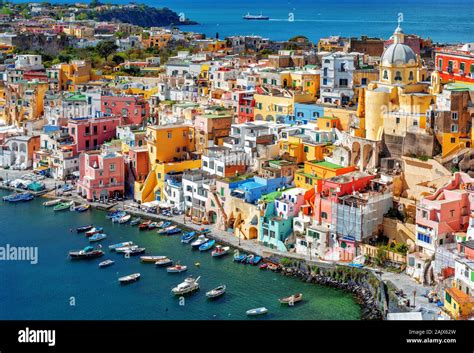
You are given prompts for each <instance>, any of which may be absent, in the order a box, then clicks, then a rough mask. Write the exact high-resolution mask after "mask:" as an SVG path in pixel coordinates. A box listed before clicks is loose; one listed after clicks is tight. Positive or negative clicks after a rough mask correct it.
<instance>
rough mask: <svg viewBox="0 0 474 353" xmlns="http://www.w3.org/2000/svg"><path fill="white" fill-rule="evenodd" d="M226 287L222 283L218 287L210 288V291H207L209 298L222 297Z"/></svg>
mask: <svg viewBox="0 0 474 353" xmlns="http://www.w3.org/2000/svg"><path fill="white" fill-rule="evenodd" d="M225 289H226V287H225V285H220V286H219V287H216V288H214V289H212V290H210V291H209V292H206V297H208V298H209V299H214V298H217V297H220V296H221V295H224V293H225Z"/></svg>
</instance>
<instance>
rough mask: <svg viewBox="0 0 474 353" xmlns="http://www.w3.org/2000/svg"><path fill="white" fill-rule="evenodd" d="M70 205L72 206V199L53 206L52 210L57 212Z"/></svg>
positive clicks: (66, 208)
mask: <svg viewBox="0 0 474 353" xmlns="http://www.w3.org/2000/svg"><path fill="white" fill-rule="evenodd" d="M72 206H74V201H69V202H61V203H59V204H57V205H56V206H54V208H53V211H54V212H59V211H64V210H68V209H70V208H71V207H72Z"/></svg>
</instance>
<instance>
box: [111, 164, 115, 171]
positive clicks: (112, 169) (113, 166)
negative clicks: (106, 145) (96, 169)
mask: <svg viewBox="0 0 474 353" xmlns="http://www.w3.org/2000/svg"><path fill="white" fill-rule="evenodd" d="M110 171H111V172H113V171H115V163H110Z"/></svg>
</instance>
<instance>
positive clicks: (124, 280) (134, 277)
mask: <svg viewBox="0 0 474 353" xmlns="http://www.w3.org/2000/svg"><path fill="white" fill-rule="evenodd" d="M140 276H141V275H140V274H139V273H132V274H131V275H128V276H123V277H120V278H119V279H118V280H119V282H120V284H128V283H132V282H136V281H138V280H139V279H140Z"/></svg>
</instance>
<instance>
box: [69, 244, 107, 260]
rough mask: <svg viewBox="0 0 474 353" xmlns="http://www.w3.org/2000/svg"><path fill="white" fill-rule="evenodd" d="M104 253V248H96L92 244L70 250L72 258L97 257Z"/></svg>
mask: <svg viewBox="0 0 474 353" xmlns="http://www.w3.org/2000/svg"><path fill="white" fill-rule="evenodd" d="M102 255H104V252H103V251H102V250H95V249H94V248H93V247H92V246H86V247H85V248H84V249H82V250H79V251H70V252H69V256H70V257H71V259H72V260H86V259H95V258H97V257H101V256H102Z"/></svg>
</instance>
